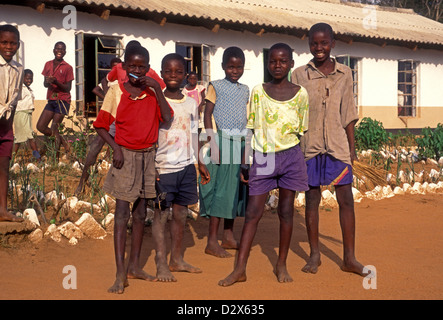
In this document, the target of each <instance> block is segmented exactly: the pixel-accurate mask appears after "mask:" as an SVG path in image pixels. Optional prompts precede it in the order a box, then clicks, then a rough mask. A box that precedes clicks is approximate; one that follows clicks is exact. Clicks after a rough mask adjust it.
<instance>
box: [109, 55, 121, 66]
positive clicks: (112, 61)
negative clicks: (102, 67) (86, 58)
mask: <svg viewBox="0 0 443 320" xmlns="http://www.w3.org/2000/svg"><path fill="white" fill-rule="evenodd" d="M120 62H122V60H121V59H120V58H117V57H115V58H112V59H111V62H109V64H110V65H111V66H112V65H113V64H114V63H120Z"/></svg>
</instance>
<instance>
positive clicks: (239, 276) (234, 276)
mask: <svg viewBox="0 0 443 320" xmlns="http://www.w3.org/2000/svg"><path fill="white" fill-rule="evenodd" d="M245 281H246V272H244V271H237V272H236V271H235V270H234V271H233V272H232V273H231V274H230V275H229V276H227V277H226V278H225V279H223V280H220V281H219V282H218V285H219V286H222V287H228V286H232V285H233V284H234V283H236V282H245Z"/></svg>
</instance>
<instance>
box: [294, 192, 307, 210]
mask: <svg viewBox="0 0 443 320" xmlns="http://www.w3.org/2000/svg"><path fill="white" fill-rule="evenodd" d="M294 205H295V206H296V207H303V206H304V205H305V193H304V192H300V193H299V194H298V196H297V198H295V201H294Z"/></svg>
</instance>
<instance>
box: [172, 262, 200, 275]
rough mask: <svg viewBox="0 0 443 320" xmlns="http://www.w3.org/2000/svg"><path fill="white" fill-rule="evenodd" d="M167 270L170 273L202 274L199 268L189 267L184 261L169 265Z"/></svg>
mask: <svg viewBox="0 0 443 320" xmlns="http://www.w3.org/2000/svg"><path fill="white" fill-rule="evenodd" d="M169 270H171V271H172V272H189V273H202V270H201V269H200V268H197V267H194V266H191V265H190V264H189V263H186V262H184V261H182V262H180V263H173V262H170V263H169Z"/></svg>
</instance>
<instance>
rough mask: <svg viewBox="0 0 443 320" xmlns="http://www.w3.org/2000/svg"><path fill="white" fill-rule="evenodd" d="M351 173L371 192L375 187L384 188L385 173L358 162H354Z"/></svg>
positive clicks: (386, 183) (385, 183)
mask: <svg viewBox="0 0 443 320" xmlns="http://www.w3.org/2000/svg"><path fill="white" fill-rule="evenodd" d="M352 172H353V174H354V176H356V177H357V178H358V179H359V180H362V181H364V183H365V185H366V186H367V187H368V188H370V190H372V189H373V188H374V187H376V186H386V185H388V182H387V181H386V171H385V170H383V169H379V168H376V167H373V166H369V165H367V164H364V163H362V162H360V161H354V163H353V164H352Z"/></svg>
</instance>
